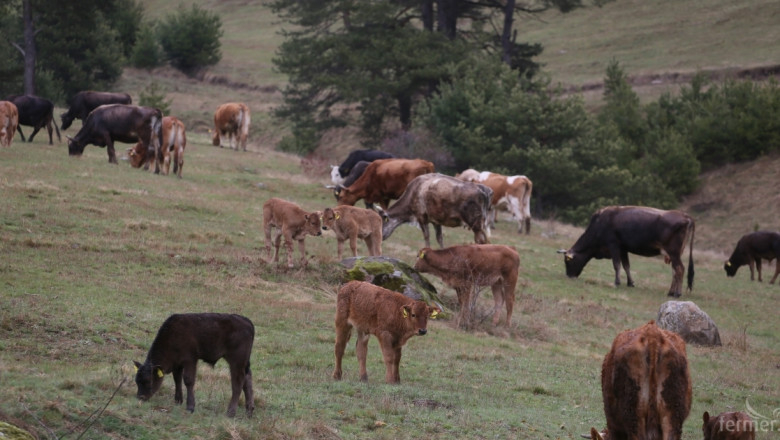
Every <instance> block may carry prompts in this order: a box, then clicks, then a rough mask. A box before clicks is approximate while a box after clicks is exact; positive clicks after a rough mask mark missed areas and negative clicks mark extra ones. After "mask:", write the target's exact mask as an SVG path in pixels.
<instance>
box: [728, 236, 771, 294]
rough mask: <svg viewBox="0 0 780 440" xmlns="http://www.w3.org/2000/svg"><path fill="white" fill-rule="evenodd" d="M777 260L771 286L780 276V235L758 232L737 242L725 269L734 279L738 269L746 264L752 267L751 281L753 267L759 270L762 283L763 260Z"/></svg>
mask: <svg viewBox="0 0 780 440" xmlns="http://www.w3.org/2000/svg"><path fill="white" fill-rule="evenodd" d="M762 258H763V259H765V260H769V261H770V262H771V261H772V260H776V263H775V275H774V276H773V277H772V281H770V282H769V284H774V283H775V279H777V275H778V274H780V234H779V233H777V232H770V231H758V232H753V233H751V234H745V235H743V236H742V238H740V239H739V242H737V247H736V248H735V249H734V252H733V253H732V254H731V257H729V259H728V261H726V264H724V265H723V269H725V270H726V275H727V276H730V277H733V276H734V275H736V274H737V269H739V267H740V266H743V265H745V264H747V265H748V267H750V281H753V266H755V268H756V269H758V281H759V282H761V281H762V280H761V259H762Z"/></svg>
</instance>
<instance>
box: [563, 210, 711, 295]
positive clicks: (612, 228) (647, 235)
mask: <svg viewBox="0 0 780 440" xmlns="http://www.w3.org/2000/svg"><path fill="white" fill-rule="evenodd" d="M694 232H695V224H694V221H693V219H692V218H691V217H690V216H689V215H688V214H686V213H684V212H681V211H662V210H660V209H655V208H648V207H644V206H608V207H606V208H602V209H601V210H599V211H597V212H596V213H595V214H593V216H592V217H591V218H590V224H589V225H588V228H587V229H586V230H585V232H584V233H583V234H582V235H581V236H580V238H579V239H577V242H576V243H574V246H572V248H571V249H569V250H568V251H567V250H560V251H558V252H559V253H565V254H566V255H565V257H564V262H565V263H566V275H567V276H569V277H570V278H576V277H578V276H579V275H580V273H582V269H583V268H584V267H585V265H586V264H588V261H590V259H591V258H596V259H602V258H612V265H613V266H614V268H615V285H616V286H619V285H620V264H621V263H622V264H623V269H625V271H626V278H627V281H628V286H629V287H632V286H633V285H634V280H633V279H631V272H630V271H629V262H628V254H629V253H632V254H636V255H642V256H644V257H652V256H656V255H660V254H662V253H663V254H664V260H665V261H666V262H667V263H669V262H670V261H671V263H672V269H673V270H674V276H673V277H672V286H671V287H670V288H669V296H675V297H679V296H680V295H681V291H682V282H683V275H684V274H685V266H684V265H683V263H682V254H683V251H684V250H685V244H686V242H687V241H688V240H689V239H690V254H689V256H688V290H691V289H693V236H694Z"/></svg>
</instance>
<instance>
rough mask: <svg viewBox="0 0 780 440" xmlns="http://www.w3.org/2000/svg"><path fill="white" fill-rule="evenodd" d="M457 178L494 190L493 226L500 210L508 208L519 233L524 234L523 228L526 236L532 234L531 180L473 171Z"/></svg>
mask: <svg viewBox="0 0 780 440" xmlns="http://www.w3.org/2000/svg"><path fill="white" fill-rule="evenodd" d="M455 177H456V178H458V179H461V180H465V181H467V182H475V183H481V184H483V185H485V186H487V187H489V188H490V189H492V190H493V197H492V198H491V199H490V206H491V216H490V223H491V226H492V225H493V223H495V221H496V214H497V211H498V208H506V210H507V211H509V213H510V214H512V217H514V218H515V220H517V232H518V233H522V232H523V226H525V233H526V234H529V233H530V232H531V192H532V191H533V183H532V182H531V179H529V178H527V177H525V176H504V175H502V174H497V173H491V172H490V171H483V172H481V173H480V172H479V171H476V170H473V169H468V170H465V171H463V172H462V173H460V174H457V175H455Z"/></svg>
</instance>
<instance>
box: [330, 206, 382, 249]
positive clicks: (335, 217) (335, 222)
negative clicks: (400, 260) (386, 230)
mask: <svg viewBox="0 0 780 440" xmlns="http://www.w3.org/2000/svg"><path fill="white" fill-rule="evenodd" d="M322 229H324V230H328V229H330V230H332V231H333V232H334V233H335V234H336V240H338V245H337V249H338V258H339V260H341V255H342V251H343V248H344V242H345V241H346V240H349V248H350V249H351V250H352V256H353V257H357V239H358V238H361V239H363V241H364V242H365V243H366V247H368V254H369V255H371V256H376V255H382V217H380V216H379V214H377V212H376V211H372V210H370V209H363V208H357V207H354V206H349V205H342V206H338V207H336V208H325V210H324V211H322Z"/></svg>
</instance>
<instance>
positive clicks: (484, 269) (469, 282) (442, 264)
mask: <svg viewBox="0 0 780 440" xmlns="http://www.w3.org/2000/svg"><path fill="white" fill-rule="evenodd" d="M414 268H415V269H416V270H418V271H420V272H425V273H431V274H433V275H436V276H437V277H439V278H441V279H442V281H444V283H445V284H447V285H448V286H450V287H452V288H454V289H455V293H457V295H458V303H459V304H460V312H459V313H458V318H457V319H456V321H455V326H456V327H457V326H460V325H461V324H463V325H465V326H466V327H469V326H470V323H471V314H472V308H473V306H474V304H475V303H476V301H477V297H478V296H479V291H480V290H482V288H484V287H486V286H490V288H491V289H492V291H493V303H494V305H493V325H498V320H499V318H500V316H501V307H502V306H504V304H506V326H507V327H509V324H510V323H511V321H512V308H513V307H514V303H515V287H516V286H517V272H518V270H519V268H520V256H519V255H518V254H517V251H516V250H514V249H513V248H511V247H509V246H504V245H493V244H466V245H460V246H450V247H448V248H444V249H439V250H434V249H431V248H423V249H421V250H420V252H419V253H418V254H417V261H416V262H415V263H414Z"/></svg>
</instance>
